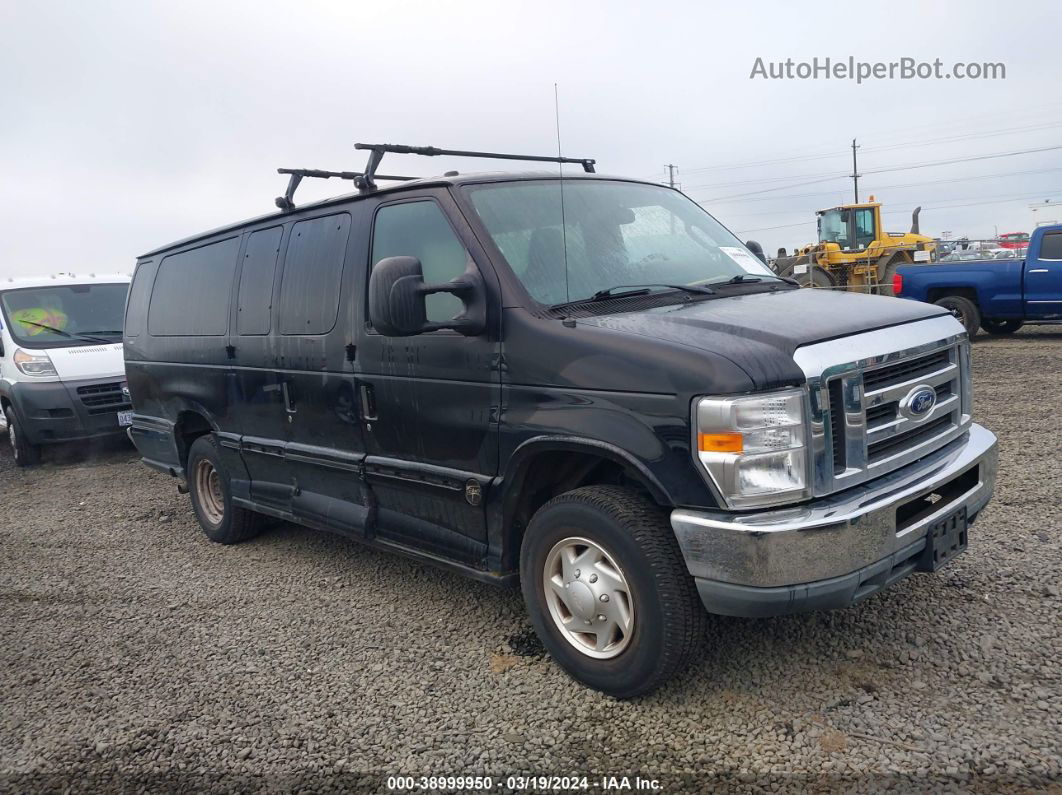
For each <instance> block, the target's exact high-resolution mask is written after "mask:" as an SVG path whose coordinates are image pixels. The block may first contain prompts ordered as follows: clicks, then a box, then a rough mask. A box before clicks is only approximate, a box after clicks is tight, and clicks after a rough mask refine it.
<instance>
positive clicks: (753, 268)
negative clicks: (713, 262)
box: [719, 246, 774, 276]
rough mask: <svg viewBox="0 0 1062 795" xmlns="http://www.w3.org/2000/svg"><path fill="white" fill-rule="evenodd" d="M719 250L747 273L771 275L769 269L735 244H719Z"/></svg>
mask: <svg viewBox="0 0 1062 795" xmlns="http://www.w3.org/2000/svg"><path fill="white" fill-rule="evenodd" d="M719 250H720V251H722V252H723V253H724V254H726V255H727V256H728V257H730V259H732V260H734V262H736V263H737V264H738V265H740V266H741V267H742V268H744V269H745V270H746V271H748V272H749V273H766V274H767V275H768V276H773V275H774V274H773V273H771V269H770V268H768V267H767V266H766V265H764V264H763V263H762V262H760V261H759V260H758V259H756V258H755V257H754V256H752V255H751V254H750V253H749V252H747V251H746V250H745V249H743V248H738V247H737V246H720V247H719Z"/></svg>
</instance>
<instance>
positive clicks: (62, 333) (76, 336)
mask: <svg viewBox="0 0 1062 795" xmlns="http://www.w3.org/2000/svg"><path fill="white" fill-rule="evenodd" d="M15 322H16V323H22V324H24V325H27V326H36V327H37V328H39V329H44V330H45V331H47V332H50V333H52V334H58V335H59V336H61V337H66V338H67V339H69V340H84V341H85V342H110V341H111V340H105V339H104V338H103V337H93V336H90V335H88V334H71V333H70V332H69V331H63V330H62V329H61V328H56V327H55V326H48V325H45V324H44V323H37V322H35V321H33V320H17V321H15ZM101 333H106V332H101Z"/></svg>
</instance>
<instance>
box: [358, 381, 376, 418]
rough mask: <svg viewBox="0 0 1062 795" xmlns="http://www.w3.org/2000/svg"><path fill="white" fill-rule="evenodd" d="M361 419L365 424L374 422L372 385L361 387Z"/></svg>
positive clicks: (374, 397) (374, 392)
mask: <svg viewBox="0 0 1062 795" xmlns="http://www.w3.org/2000/svg"><path fill="white" fill-rule="evenodd" d="M361 417H362V419H363V420H366V421H367V422H374V421H376V420H377V419H378V417H377V416H376V391H375V390H374V389H373V388H372V384H362V385H361Z"/></svg>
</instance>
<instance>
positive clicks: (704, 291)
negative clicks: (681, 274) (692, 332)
mask: <svg viewBox="0 0 1062 795" xmlns="http://www.w3.org/2000/svg"><path fill="white" fill-rule="evenodd" d="M654 287H661V288H664V289H667V290H681V291H682V292H684V293H695V294H697V295H714V294H715V290H713V289H712V288H711V287H703V286H700V285H695V284H663V283H653V282H650V283H648V284H617V285H616V286H615V287H609V288H607V289H605V290H598V291H597V292H596V293H594V294H593V295H592V296H590V297H589V298H586V299H583V300H585V301H604V300H605V299H606V298H626V297H628V296H634V295H648V294H649V292H650V291H651V290H652V289H653V288H654ZM619 290H624V291H625V292H617V291H619ZM572 303H575V302H574V301H573V302H572Z"/></svg>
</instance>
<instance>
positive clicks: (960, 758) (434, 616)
mask: <svg viewBox="0 0 1062 795" xmlns="http://www.w3.org/2000/svg"><path fill="white" fill-rule="evenodd" d="M1060 363H1062V328H1058V329H1053V330H1051V329H1032V330H1023V331H1022V332H1019V333H1018V334H1017V335H1015V336H1014V337H1011V338H998V339H996V338H992V339H988V338H984V337H979V338H978V340H977V342H976V344H975V347H974V365H975V371H976V372H975V385H976V386H975V389H976V414H977V418H978V420H980V421H981V422H983V423H984V424H986V425H987V426H988V427H989V428H991V429H992V430H993V431H995V432H996V433H997V434H998V435H999V437H1000V447H1001V456H1000V480H999V485H998V490H997V492H996V498H995V500H994V502H993V503H992V504H991V505H990V506H989V508H988V509H987V510H986V511H985V512H984V513H983V514H982V516H981V518H980V519H979V520H978V522H977V524H976V525H975V526H974V527H973V529H972V531H971V546H970V549H969V550H968V552H967V554H965V555H963V556H961V557H960V558H959V559H958V560H957V561H955V562H954V563H953V564H952V565H950V566H949V567H948V568H946V569H945V570H943V571H942V572H941V573H940V574H938V575H936V576H928V575H916V576H914V577H911V578H909V579H908V580H906V581H905V582H903V583H901V584H900V585H898V586H897V587H895V588H893V589H892V590H891V591H889V592H887V593H885V594H882V595H880V596H878V597H876V598H873V599H871V600H870V601H868V602H866V603H864V604H862V605H860V606H859V607H856V608H853V609H850V610H846V611H840V612H834V613H829V614H812V615H805V616H796V617H788V618H779V619H771V620H761V621H747V620H738V619H724V618H717V619H713V620H712V621H711V625H710V630H709V632H710V639H709V641H710V642H709V645H708V650H707V651H706V653H705V655H704V659H703V661H702V662H701V663H700V664H699V665H697V666H695V668H694V669H693V670H691V671H689V672H688V673H687V674H686V675H685V676H683V677H681V678H679V679H678V680H676V681H675V682H673V683H672V684H671V685H669V686H668V687H666V688H665V689H664V690H662V691H660V692H658V693H656V694H654V695H652V696H650V697H647V698H643V699H641V700H638V701H634V702H626V703H620V702H615V701H612V700H610V699H608V698H606V697H603V696H601V695H598V694H596V693H594V692H591V691H589V690H586V689H584V688H582V687H580V686H578V685H576V684H575V683H573V682H572V681H571V680H569V679H568V678H567V677H566V676H565V675H564V674H563V673H562V672H561V671H560V670H559V669H558V668H557V667H556V666H555V665H554V664H552V663H551V662H550V660H549V659H546V658H544V657H543V656H542V653H541V647H540V646H539V645H538V644H537V642H535V640H534V639H533V637H532V636H531V633H530V627H529V623H528V621H527V619H526V617H525V614H524V609H523V606H522V603H521V601H520V598H519V595H518V593H516V592H506V591H497V590H494V589H492V588H490V587H488V586H485V585H480V584H477V583H473V582H469V581H466V580H464V579H461V578H459V577H457V576H455V575H451V574H447V573H443V572H440V571H437V570H435V569H432V568H429V567H425V566H422V565H419V564H416V563H411V562H409V561H406V560H403V559H399V558H395V557H391V556H389V555H386V554H383V553H378V552H375V551H371V550H368V549H365V548H363V547H361V546H359V545H358V544H356V543H354V542H351V541H347V540H344V539H341V538H337V537H331V536H329V535H325V534H320V533H314V532H312V531H308V530H302V529H300V528H297V527H293V526H289V525H278V526H277V527H275V528H274V529H272V530H271V531H269V532H267V533H266V534H264V535H263V536H261V537H260V538H258V539H257V540H255V541H253V542H250V543H247V544H243V545H241V546H237V547H222V546H218V545H214V544H211V543H209V542H208V541H207V540H206V539H205V537H204V536H203V535H202V534H201V532H200V531H199V529H198V526H197V525H196V523H195V520H194V518H193V516H192V512H191V509H190V507H189V505H188V500H187V497H184V496H181V495H179V494H178V493H177V491H176V488H175V484H174V482H173V481H172V480H170V479H168V478H166V477H164V476H162V475H158V474H155V473H153V472H151V471H149V470H147V469H146V468H144V467H143V466H141V465H140V464H139V463H138V462H137V460H136V458H135V454H134V452H133V451H132V449H131V448H130V447H127V446H125V445H124V444H122V445H118V446H111V447H109V448H104V449H102V450H97V451H95V452H94V454H93V457H92V458H84V457H79V451H71V450H63V451H55V452H53V453H51V454H50V455H49V457H48V462H49V463H47V464H46V465H45V466H43V467H42V468H40V469H37V470H33V471H29V472H22V471H16V470H15V469H14V468H13V467H12V466H11V461H10V454H9V452H8V450H7V448H6V445H5V446H4V450H3V453H2V458H0V495H2V496H0V671H2V673H0V685H2V687H0V789H3V790H22V791H25V790H28V789H40V788H56V789H58V788H62V787H68V786H69V787H72V788H74V789H100V788H109V787H113V786H116V785H118V784H121V785H123V786H124V787H125V788H128V789H130V790H132V789H133V788H134V786H136V785H139V786H147V787H153V788H167V787H176V786H181V787H184V788H196V789H212V788H213V789H217V790H222V789H226V790H228V789H235V788H244V789H246V788H267V787H268V788H275V789H278V790H279V789H283V790H289V789H290V790H294V789H299V788H303V789H306V790H321V789H329V788H333V787H334V788H337V789H338V788H347V789H352V788H359V789H365V790H372V791H382V790H386V784H387V782H386V776H387V775H389V774H405V775H420V774H425V775H432V774H435V775H439V774H462V773H479V774H484V773H486V774H491V775H493V776H495V778H496V786H497V785H499V784H500V785H503V784H504V783H505V778H506V777H507V776H508V775H510V774H517V773H521V772H523V773H534V774H558V775H560V774H579V775H588V776H590V779H589V782H588V783H589V785H590V787H591V790H594V789H598V788H599V785H600V783H601V782H600V779H601V778H602V777H604V776H608V775H620V774H640V775H641V776H642V777H643V778H646V777H648V778H658V779H660V780H661V781H662V784H663V786H664V788H665V790H666V791H680V790H681V791H695V790H698V789H701V788H703V787H705V786H707V784H708V783H709V777H717V779H718V780H717V781H716V783H721V781H719V780H725V783H726V784H727V785H731V786H737V787H741V788H747V789H750V790H758V789H761V788H762V790H763V791H771V790H777V791H781V790H783V789H792V788H794V787H796V786H802V785H803V786H814V787H816V788H821V789H823V790H825V789H827V788H832V787H834V786H836V785H838V783H839V782H840V780H841V779H842V778H844V777H856V778H860V779H861V782H860V784H859V785H858V786H859V788H860V789H868V788H874V789H877V788H887V787H896V788H897V789H901V790H910V789H912V788H917V789H926V790H930V789H933V790H937V789H939V788H940V786H941V785H942V784H945V783H949V782H950V783H951V784H952V786H954V787H956V788H958V789H961V790H967V789H982V790H996V789H1000V790H1003V789H1006V790H1010V791H1013V790H1015V789H1017V790H1025V789H1028V790H1042V789H1049V790H1050V789H1052V788H1054V789H1055V791H1062V789H1060V788H1059V787H1060V784H1059V782H1060V781H1062V778H1060V775H1062V772H1060V771H1062V709H1060V705H1062V663H1060V660H1062V620H1060V608H1062V597H1060V591H1059V588H1060V586H1062V518H1060V517H1062V511H1060V497H1059V490H1058V482H1059V477H1060V476H1062V455H1060V453H1062V411H1060V410H1059V409H1060V407H1062V402H1060V399H1059V396H1058V395H1059V389H1060V387H1062V374H1060V367H1059V365H1060ZM359 774H360V775H359Z"/></svg>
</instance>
